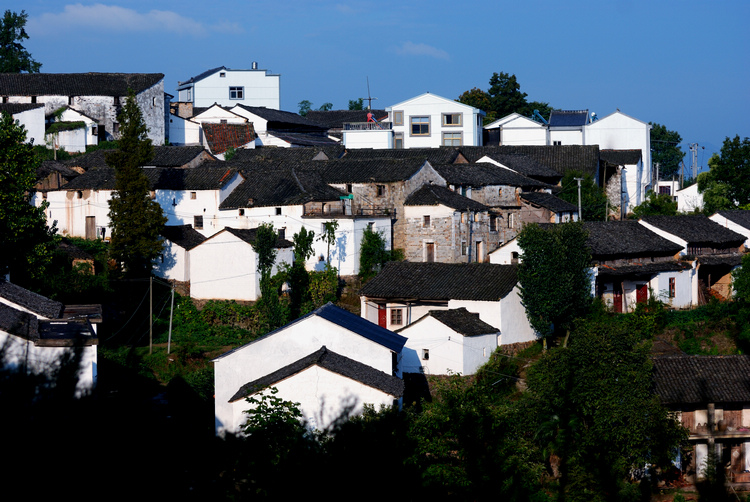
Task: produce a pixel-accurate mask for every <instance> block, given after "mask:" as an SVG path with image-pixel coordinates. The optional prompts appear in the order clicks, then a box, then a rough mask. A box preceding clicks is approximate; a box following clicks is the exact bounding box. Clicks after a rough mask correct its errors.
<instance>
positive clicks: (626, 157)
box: [599, 150, 643, 166]
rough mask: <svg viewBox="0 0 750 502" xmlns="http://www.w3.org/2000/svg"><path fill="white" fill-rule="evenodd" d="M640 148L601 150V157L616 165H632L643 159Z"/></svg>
mask: <svg viewBox="0 0 750 502" xmlns="http://www.w3.org/2000/svg"><path fill="white" fill-rule="evenodd" d="M642 154H643V152H641V151H640V150H601V151H600V152H599V158H600V159H601V160H603V161H604V162H606V163H608V164H612V165H615V166H631V165H635V164H638V162H640V161H641V156H642Z"/></svg>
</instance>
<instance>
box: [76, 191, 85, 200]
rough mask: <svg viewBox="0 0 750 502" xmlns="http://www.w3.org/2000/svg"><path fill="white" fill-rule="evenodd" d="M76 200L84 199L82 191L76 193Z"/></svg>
mask: <svg viewBox="0 0 750 502" xmlns="http://www.w3.org/2000/svg"><path fill="white" fill-rule="evenodd" d="M76 199H83V192H82V191H81V190H78V191H77V192H76Z"/></svg>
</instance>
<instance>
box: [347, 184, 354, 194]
mask: <svg viewBox="0 0 750 502" xmlns="http://www.w3.org/2000/svg"><path fill="white" fill-rule="evenodd" d="M346 193H353V192H352V184H351V183H348V184H347V185H346Z"/></svg>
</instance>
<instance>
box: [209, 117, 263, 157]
mask: <svg viewBox="0 0 750 502" xmlns="http://www.w3.org/2000/svg"><path fill="white" fill-rule="evenodd" d="M203 133H204V134H205V135H206V141H207V142H208V147H209V149H210V150H211V153H213V154H214V155H218V154H222V153H224V152H226V151H227V150H229V149H230V148H239V147H241V146H244V145H246V144H248V143H250V142H251V141H254V140H255V138H257V137H258V136H257V135H256V134H255V129H254V128H253V125H252V124H210V123H204V124H203Z"/></svg>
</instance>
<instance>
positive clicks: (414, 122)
mask: <svg viewBox="0 0 750 502" xmlns="http://www.w3.org/2000/svg"><path fill="white" fill-rule="evenodd" d="M411 135H412V136H429V135H430V117H412V118H411Z"/></svg>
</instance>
